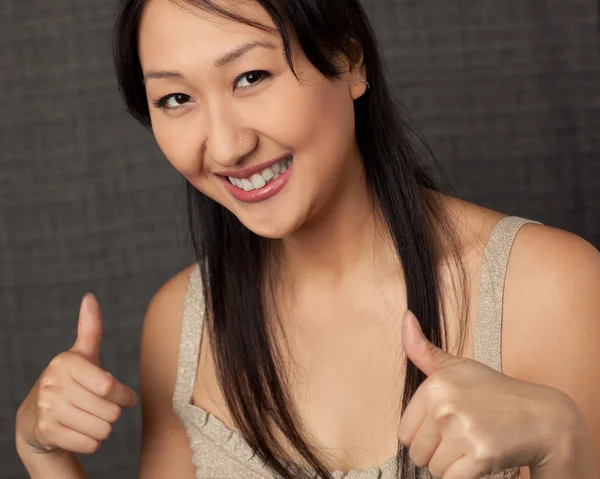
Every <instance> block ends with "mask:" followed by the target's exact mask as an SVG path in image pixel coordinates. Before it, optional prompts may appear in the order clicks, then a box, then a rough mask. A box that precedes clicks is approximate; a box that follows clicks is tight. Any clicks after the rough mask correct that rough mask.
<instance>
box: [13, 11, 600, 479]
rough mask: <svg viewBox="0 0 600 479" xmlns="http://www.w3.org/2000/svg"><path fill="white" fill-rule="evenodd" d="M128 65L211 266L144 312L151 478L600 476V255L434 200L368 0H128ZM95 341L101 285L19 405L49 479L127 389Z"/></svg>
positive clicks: (26, 446) (183, 278) (23, 432)
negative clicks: (599, 380) (389, 78)
mask: <svg viewBox="0 0 600 479" xmlns="http://www.w3.org/2000/svg"><path fill="white" fill-rule="evenodd" d="M115 62H116V69H117V76H118V80H119V86H120V89H121V92H122V94H123V97H124V99H125V102H126V104H127V107H128V109H129V111H130V113H131V114H132V115H133V116H134V117H135V118H137V119H138V120H139V121H140V122H141V123H142V124H143V125H145V126H146V127H148V128H149V129H150V130H151V131H152V133H153V135H154V137H155V139H156V141H157V143H158V145H159V146H160V148H161V150H162V152H163V153H164V155H165V157H166V159H167V160H168V161H169V162H170V163H171V164H172V165H173V167H174V168H175V169H176V170H177V171H178V172H180V173H181V175H182V176H183V177H184V178H185V179H186V180H187V183H186V184H187V193H188V209H189V222H190V232H191V234H192V239H193V242H194V246H195V252H196V259H197V262H196V263H195V264H193V265H191V266H190V267H189V268H188V269H186V270H185V271H182V272H181V273H179V274H178V275H177V276H175V277H174V278H172V279H171V280H169V281H168V282H166V284H165V285H164V286H163V287H162V288H161V289H160V290H159V291H158V292H157V293H156V295H155V297H154V298H153V300H152V302H151V303H150V305H149V307H148V311H147V314H146V318H145V323H144V332H143V337H142V357H141V389H142V391H141V392H142V410H143V422H144V432H143V451H142V458H141V472H140V476H141V477H142V478H143V479H152V478H164V477H181V478H191V477H194V476H195V477H197V478H214V477H231V478H240V479H241V478H247V477H262V478H270V477H281V478H285V479H292V478H310V477H315V475H316V476H317V477H333V478H335V479H340V478H342V477H345V478H348V479H350V478H353V479H367V478H371V477H379V478H383V479H391V478H404V479H409V478H415V477H430V474H433V475H434V476H437V477H443V478H444V479H475V478H479V477H481V476H483V475H487V474H492V477H495V478H500V477H504V478H509V477H510V478H515V477H519V475H521V477H522V478H528V477H530V474H531V477H535V478H537V479H549V478H555V477H567V475H569V474H571V475H572V477H578V478H585V479H598V476H597V472H596V470H595V465H594V446H598V443H593V442H592V439H591V437H594V438H596V439H597V436H598V434H597V433H598V432H600V414H599V413H598V411H597V408H595V407H594V406H593V403H594V398H595V397H596V395H597V394H598V393H600V391H598V389H599V388H598V386H597V385H594V381H592V378H594V374H595V375H598V373H599V372H598V369H597V365H598V364H600V357H598V351H597V349H598V348H596V347H595V342H596V341H597V340H598V338H599V337H600V328H599V326H598V321H594V320H593V319H594V315H595V317H596V319H597V311H598V308H599V307H600V304H599V300H598V297H599V296H600V295H598V294H597V276H598V274H600V254H598V252H597V251H596V250H595V249H594V248H592V247H591V245H589V244H588V243H586V242H585V241H583V240H581V239H580V238H578V237H576V236H574V235H570V234H568V233H566V232H562V231H559V230H555V229H552V228H549V227H545V226H543V225H540V224H539V223H536V222H534V221H530V220H525V219H521V218H517V217H507V216H506V215H503V214H502V213H498V212H494V211H490V210H487V209H485V208H482V207H480V206H477V205H473V204H469V203H466V202H463V201H460V200H458V199H456V198H453V197H451V196H449V195H448V194H445V192H443V191H442V187H441V185H440V184H438V182H437V181H436V180H435V179H434V177H433V176H432V175H430V174H429V172H428V171H429V169H428V162H429V161H430V160H432V158H431V157H430V155H429V154H428V153H427V152H428V149H427V148H426V147H425V145H424V144H423V143H422V142H420V141H419V136H418V135H417V134H416V133H415V132H414V131H413V130H411V129H410V127H409V126H408V124H407V123H406V121H404V120H403V119H402V117H401V116H400V115H399V113H398V111H397V109H396V108H395V106H394V101H393V99H392V96H391V93H390V91H389V88H388V85H387V84H386V79H385V74H384V70H383V66H382V61H381V59H380V57H379V53H378V47H377V44H376V41H375V38H374V35H373V32H372V30H371V27H370V25H369V22H368V20H367V17H366V15H365V13H364V11H363V9H362V7H361V5H360V3H359V2H358V0H344V1H339V0H321V1H319V2H315V1H309V0H259V1H243V2H242V1H240V2H225V1H214V2H211V1H209V0H206V1H204V0H179V1H177V0H122V2H121V5H120V10H119V16H118V21H117V25H116V29H115ZM446 193H447V192H446ZM527 223H529V224H527ZM524 225H526V226H524ZM521 229H522V233H519V231H520V230H521ZM518 233H519V234H518ZM517 234H518V238H517ZM513 242H514V247H513ZM509 256H510V268H509ZM542 280H543V281H542ZM505 283H506V284H505ZM525 292H526V293H525ZM408 310H410V311H408ZM567 315H570V316H569V318H570V322H569V324H568V330H567V326H565V321H563V319H564V318H565V317H566V316H567ZM205 330H206V333H207V334H203V333H204V331H205ZM548 331H551V332H550V333H549V332H548ZM502 332H504V335H502ZM100 333H101V318H100V313H99V308H98V305H97V303H96V302H95V300H93V299H86V300H84V304H83V305H82V312H81V315H80V329H79V335H78V342H77V343H76V345H75V346H74V348H73V349H72V350H71V351H70V352H69V354H66V353H65V354H66V355H64V354H63V355H62V356H60V358H59V360H58V361H56V360H55V361H54V362H53V366H52V367H51V368H50V367H49V369H48V370H47V371H45V372H44V374H43V375H42V378H41V379H40V381H39V382H38V384H41V385H42V386H40V387H34V389H33V390H32V392H31V393H30V396H29V397H28V399H27V400H26V401H25V402H24V405H23V406H22V408H21V412H20V415H19V417H20V420H19V422H18V428H17V429H18V431H17V436H18V437H19V438H20V440H19V444H21V447H20V451H21V456H22V458H23V461H24V462H25V464H26V466H27V467H28V470H29V471H30V473H31V474H32V476H35V477H38V476H36V474H38V473H39V474H41V472H39V471H44V472H43V474H44V477H46V478H47V477H51V476H50V475H49V474H52V473H54V474H55V476H52V477H73V478H77V477H82V472H81V470H80V468H79V465H78V463H77V462H76V461H75V459H74V456H72V455H70V454H68V452H69V451H75V452H91V451H93V450H95V448H97V446H98V444H99V443H100V441H101V440H103V439H105V438H106V437H107V435H108V434H110V424H111V423H112V422H114V421H115V420H116V417H118V414H119V412H120V407H123V406H127V405H130V403H131V397H130V392H128V391H127V390H126V389H125V388H124V386H122V385H121V384H120V383H117V382H114V380H113V379H108V378H107V377H106V375H103V376H100V373H101V371H99V370H98V369H93V368H91V366H92V363H93V361H95V359H96V357H97V355H96V352H97V347H98V346H99V339H98V338H99V337H100ZM567 336H568V337H569V338H571V341H570V343H569V344H562V343H561V342H560V339H561V338H564V337H567ZM501 337H503V338H504V341H503V342H501ZM556 351H560V353H558V352H556ZM82 358H83V359H85V361H84V360H82ZM549 358H550V359H549ZM551 358H559V359H551ZM405 360H406V361H405ZM93 364H96V363H93ZM590 364H591V365H593V366H592V367H590ZM96 366H97V364H96ZM584 366H585V367H584ZM594 368H596V369H595V370H594ZM73 371H75V373H73ZM81 371H89V373H88V376H87V377H88V378H89V377H92V376H90V375H94V377H95V378H96V379H97V381H96V382H95V383H94V381H91V380H89V379H88V380H84V379H82V377H86V375H85V374H82V373H81ZM503 373H504V374H503ZM71 375H74V376H77V378H79V379H77V378H74V379H71ZM74 376H73V377H74ZM399 379H401V381H399ZM61 381H63V382H64V383H65V384H69V385H71V382H72V381H74V382H75V383H77V384H78V385H79V386H80V387H82V388H83V389H85V391H86V392H85V394H84V393H83V392H81V391H82V390H80V389H81V388H80V389H77V388H74V387H69V388H63V389H62V390H64V391H70V392H64V393H62V394H60V395H58V396H57V395H54V396H48V394H50V393H47V392H44V391H46V390H47V389H48V388H46V389H44V387H45V386H44V385H46V386H49V387H50V386H53V385H55V384H57V383H59V382H61ZM69 381H71V382H69ZM82 383H85V384H82ZM40 388H42V389H41V392H40ZM72 391H78V392H79V394H80V396H79V397H81V398H83V399H80V400H79V402H78V404H79V406H78V408H79V409H80V410H81V409H83V410H84V411H86V413H89V414H88V415H85V414H83V413H82V412H78V414H79V416H78V417H79V419H78V420H75V419H72V418H73V417H74V416H71V417H70V418H68V419H69V420H68V421H67V422H68V423H69V424H65V422H61V421H62V420H64V418H65V417H67V412H68V411H71V410H72V409H70V408H72V405H73V404H74V403H75V402H77V401H76V400H75V399H73V398H74V397H75V393H74V392H72ZM69 394H71V396H69ZM98 396H100V397H98ZM40 397H42V399H43V400H40ZM48 397H51V399H48ZM56 397H58V398H59V399H56ZM100 400H102V401H103V402H100ZM49 404H59V405H61V407H58V406H57V407H53V406H49ZM115 405H117V406H119V408H117V409H115ZM109 408H111V409H110V411H109ZM53 411H56V412H53ZM107 411H109V412H110V413H109V412H107ZM40 417H43V421H42V420H39V419H38V418H40ZM61 418H62V419H61ZM40 423H42V424H43V426H44V427H41V428H40V427H39V425H40ZM589 429H591V430H592V432H593V433H594V435H592V436H590V434H589ZM31 450H34V451H35V454H37V456H35V455H33V454H31V453H28V451H31ZM40 457H43V459H40ZM49 471H52V472H49ZM566 471H569V472H566ZM39 477H41V475H40V476H39Z"/></svg>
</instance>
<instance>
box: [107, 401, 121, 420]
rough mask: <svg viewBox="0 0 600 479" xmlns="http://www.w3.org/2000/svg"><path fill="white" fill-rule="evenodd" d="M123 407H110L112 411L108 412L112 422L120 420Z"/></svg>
mask: <svg viewBox="0 0 600 479" xmlns="http://www.w3.org/2000/svg"><path fill="white" fill-rule="evenodd" d="M121 412H122V410H121V408H120V407H119V406H116V405H115V406H114V407H111V408H110V411H109V412H108V415H109V421H110V422H111V423H114V422H117V421H118V420H119V418H120V417H121Z"/></svg>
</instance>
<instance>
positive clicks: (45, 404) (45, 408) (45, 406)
mask: <svg viewBox="0 0 600 479" xmlns="http://www.w3.org/2000/svg"><path fill="white" fill-rule="evenodd" d="M36 406H37V409H38V411H39V412H40V413H42V414H48V413H50V412H51V411H52V410H53V409H54V403H53V402H52V400H51V399H50V398H49V397H48V395H47V394H45V395H43V396H41V395H40V396H39V397H38V400H37V404H36Z"/></svg>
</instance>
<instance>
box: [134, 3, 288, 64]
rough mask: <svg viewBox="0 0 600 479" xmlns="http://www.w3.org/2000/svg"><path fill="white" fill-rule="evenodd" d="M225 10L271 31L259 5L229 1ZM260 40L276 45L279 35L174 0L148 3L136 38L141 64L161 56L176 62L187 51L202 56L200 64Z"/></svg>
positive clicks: (271, 26) (266, 17) (271, 23)
mask: <svg viewBox="0 0 600 479" xmlns="http://www.w3.org/2000/svg"><path fill="white" fill-rule="evenodd" d="M215 3H216V4H217V5H218V2H215ZM221 3H223V2H221ZM226 8H227V11H229V12H231V13H235V14H238V15H240V16H242V17H243V18H246V19H248V20H251V21H256V22H259V23H260V24H262V25H265V26H267V27H269V28H274V25H273V22H272V20H271V18H270V17H269V15H268V14H267V13H266V12H265V10H264V9H263V8H262V7H261V6H260V4H259V3H258V2H251V1H245V2H231V5H227V7H226ZM261 40H262V41H269V42H270V43H275V44H279V41H278V40H279V35H275V34H273V33H269V32H267V31H265V30H262V29H259V28H256V27H253V26H250V25H247V24H245V23H242V22H240V21H236V20H233V19H230V18H227V17H225V16H223V15H220V14H218V13H216V12H213V11H210V10H208V9H205V8H199V7H194V6H192V5H190V4H188V3H187V2H185V3H184V2H183V1H178V2H175V1H173V0H150V1H149V2H148V3H147V4H146V6H145V8H144V11H143V13H142V17H141V21H140V28H139V38H138V42H139V50H140V52H139V54H140V60H141V61H142V62H144V60H145V59H146V60H147V59H148V58H150V57H152V58H153V59H158V61H160V60H161V59H162V58H163V57H164V60H168V59H172V60H175V58H174V57H173V56H174V55H175V56H177V55H184V56H185V55H186V52H187V53H189V54H193V55H196V56H198V57H201V58H202V61H210V62H213V61H214V60H215V59H216V58H217V57H218V56H219V54H220V53H225V52H227V51H229V50H230V49H231V48H234V47H237V46H239V45H241V44H243V43H247V42H253V41H261ZM204 57H205V58H204Z"/></svg>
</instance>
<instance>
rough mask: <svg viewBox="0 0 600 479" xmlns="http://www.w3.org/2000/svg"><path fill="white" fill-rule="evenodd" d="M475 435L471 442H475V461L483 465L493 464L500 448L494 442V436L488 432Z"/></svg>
mask: <svg viewBox="0 0 600 479" xmlns="http://www.w3.org/2000/svg"><path fill="white" fill-rule="evenodd" d="M474 436H475V437H472V439H471V443H472V444H473V457H474V459H475V461H476V462H477V463H478V464H481V465H488V464H491V463H492V462H493V460H494V457H495V456H496V450H497V449H498V448H497V447H496V445H495V444H493V441H492V438H491V437H490V436H489V435H487V434H476V435H474Z"/></svg>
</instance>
